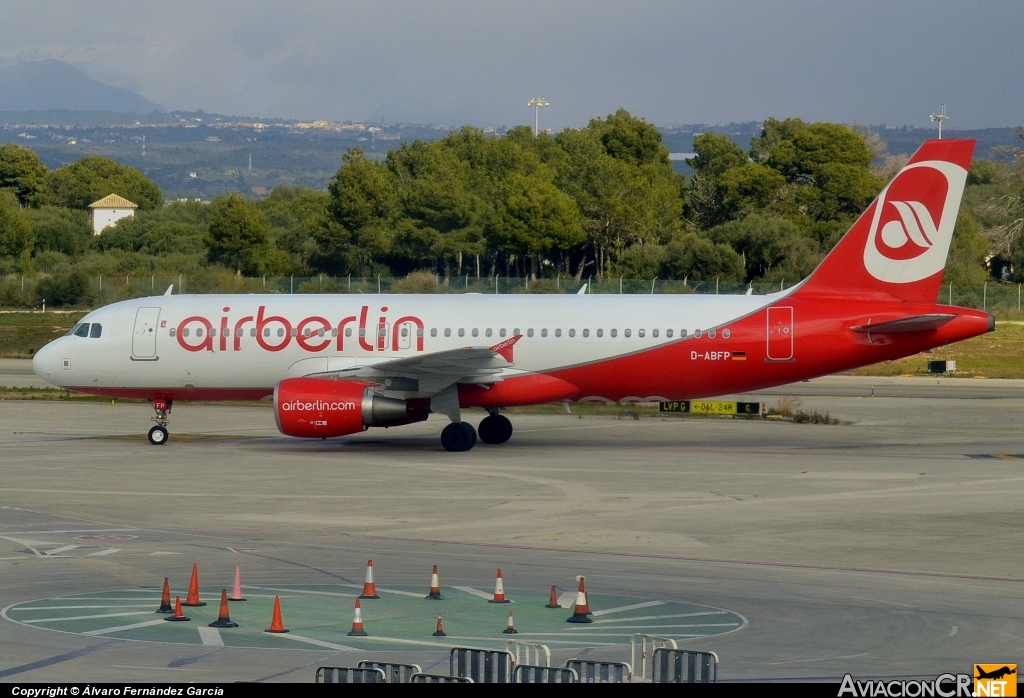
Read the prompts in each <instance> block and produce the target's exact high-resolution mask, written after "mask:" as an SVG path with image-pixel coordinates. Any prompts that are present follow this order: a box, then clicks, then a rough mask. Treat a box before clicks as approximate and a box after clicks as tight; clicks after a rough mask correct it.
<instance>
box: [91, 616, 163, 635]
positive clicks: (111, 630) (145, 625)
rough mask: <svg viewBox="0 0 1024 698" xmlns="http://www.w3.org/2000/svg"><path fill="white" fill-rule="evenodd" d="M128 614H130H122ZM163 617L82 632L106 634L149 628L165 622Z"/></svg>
mask: <svg viewBox="0 0 1024 698" xmlns="http://www.w3.org/2000/svg"><path fill="white" fill-rule="evenodd" d="M122 615H128V614H122ZM163 622H164V619H163V618H157V619H155V620H147V621H143V622H142V623H132V624H131V625H117V626H115V627H113V628H100V629H99V630H89V631H87V632H84V633H82V634H83V635H106V634H107V633H119V632H121V631H122V630H134V629H135V628H148V627H149V626H151V625H159V624H160V623H163Z"/></svg>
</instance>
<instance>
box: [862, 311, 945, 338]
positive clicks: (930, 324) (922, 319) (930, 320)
mask: <svg viewBox="0 0 1024 698" xmlns="http://www.w3.org/2000/svg"><path fill="white" fill-rule="evenodd" d="M954 318H956V315H948V314H945V313H932V314H930V315H915V316H913V317H905V318H900V319H899V320H889V321H888V322H876V323H874V324H871V323H868V324H867V325H854V326H853V327H851V328H850V329H851V330H853V331H854V332H871V333H875V334H902V333H905V332H928V331H930V330H937V329H938V328H940V327H942V326H943V325H945V324H946V323H947V322H949V321H950V320H953V319H954Z"/></svg>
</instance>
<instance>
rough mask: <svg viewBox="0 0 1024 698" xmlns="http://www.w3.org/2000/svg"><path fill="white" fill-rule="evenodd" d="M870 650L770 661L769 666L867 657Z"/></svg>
mask: <svg viewBox="0 0 1024 698" xmlns="http://www.w3.org/2000/svg"><path fill="white" fill-rule="evenodd" d="M869 654H871V653H870V652H861V653H860V654H845V655H843V656H841V657H822V658H821V659H791V660H789V661H785V662H769V664H768V666H778V665H779V664H807V663H809V662H828V661H831V660H833V659H853V658H855V657H866V656H868V655H869Z"/></svg>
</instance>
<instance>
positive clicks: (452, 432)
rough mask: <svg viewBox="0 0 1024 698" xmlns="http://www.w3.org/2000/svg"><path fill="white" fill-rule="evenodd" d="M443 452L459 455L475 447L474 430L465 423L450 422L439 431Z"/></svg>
mask: <svg viewBox="0 0 1024 698" xmlns="http://www.w3.org/2000/svg"><path fill="white" fill-rule="evenodd" d="M441 445H442V446H444V450H446V451H453V452H455V453H459V452H462V451H468V450H469V449H471V448H473V446H475V445H476V430H475V429H473V427H472V426H471V425H469V424H466V423H465V422H452V423H451V424H449V425H448V426H446V427H445V428H444V429H443V430H442V431H441Z"/></svg>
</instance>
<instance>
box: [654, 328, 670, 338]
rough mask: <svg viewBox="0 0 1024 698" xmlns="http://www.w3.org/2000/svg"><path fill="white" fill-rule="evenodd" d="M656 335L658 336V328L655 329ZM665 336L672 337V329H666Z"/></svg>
mask: <svg viewBox="0 0 1024 698" xmlns="http://www.w3.org/2000/svg"><path fill="white" fill-rule="evenodd" d="M654 336H655V337H657V336H658V330H654ZM665 336H666V337H668V338H669V339H672V330H665Z"/></svg>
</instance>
